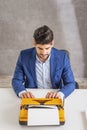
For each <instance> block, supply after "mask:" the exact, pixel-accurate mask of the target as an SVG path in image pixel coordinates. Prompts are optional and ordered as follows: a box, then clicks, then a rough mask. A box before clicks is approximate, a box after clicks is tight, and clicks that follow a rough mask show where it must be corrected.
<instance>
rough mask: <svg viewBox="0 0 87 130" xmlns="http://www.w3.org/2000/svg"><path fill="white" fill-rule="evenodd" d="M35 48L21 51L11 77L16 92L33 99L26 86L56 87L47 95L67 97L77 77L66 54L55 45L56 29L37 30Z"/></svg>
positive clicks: (45, 27) (42, 28)
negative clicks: (54, 34)
mask: <svg viewBox="0 0 87 130" xmlns="http://www.w3.org/2000/svg"><path fill="white" fill-rule="evenodd" d="M33 37H34V47H33V48H30V49H26V50H22V51H21V53H20V55H19V58H18V61H17V64H16V68H15V72H14V76H13V79H12V86H13V89H14V91H15V93H16V94H17V95H18V96H19V97H21V98H34V95H33V93H31V92H30V91H27V90H26V88H45V89H49V88H53V89H57V90H56V92H55V91H51V92H50V91H49V92H48V93H47V94H46V98H58V97H59V98H63V97H67V96H68V95H69V94H70V93H72V92H73V90H74V89H75V80H74V76H73V72H72V70H71V66H70V62H69V58H68V56H67V54H66V53H65V52H63V51H61V50H58V49H56V48H54V36H53V31H52V30H51V29H50V28H49V27H48V26H46V25H44V26H42V27H39V28H38V29H36V30H35V32H34V36H33Z"/></svg>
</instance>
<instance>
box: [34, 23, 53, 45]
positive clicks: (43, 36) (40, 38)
mask: <svg viewBox="0 0 87 130" xmlns="http://www.w3.org/2000/svg"><path fill="white" fill-rule="evenodd" d="M33 37H34V39H35V41H36V43H37V44H48V43H50V42H52V40H53V37H54V36H53V31H52V30H51V29H50V28H49V27H48V26H46V25H44V26H42V27H39V28H37V29H36V30H35V32H34V36H33Z"/></svg>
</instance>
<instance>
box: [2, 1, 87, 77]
mask: <svg viewBox="0 0 87 130" xmlns="http://www.w3.org/2000/svg"><path fill="white" fill-rule="evenodd" d="M86 21H87V0H0V75H12V74H13V71H14V68H15V64H16V61H17V57H18V55H19V52H20V50H21V49H25V48H29V47H32V46H33V44H32V39H33V37H32V36H33V32H34V30H35V29H36V28H37V27H39V26H42V25H44V24H46V25H48V26H49V27H51V28H52V29H53V31H54V35H55V47H57V48H59V49H68V50H69V52H70V59H71V65H72V69H73V72H74V75H75V77H87V69H86V67H87V56H86V55H87V43H86V42H87V22H86Z"/></svg>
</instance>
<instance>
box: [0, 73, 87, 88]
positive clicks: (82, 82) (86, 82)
mask: <svg viewBox="0 0 87 130" xmlns="http://www.w3.org/2000/svg"><path fill="white" fill-rule="evenodd" d="M75 80H76V81H77V83H78V84H79V88H80V89H87V78H76V79H75ZM11 81H12V76H4V75H3V76H0V87H2V88H3V87H4V88H5V87H6V88H8V87H11Z"/></svg>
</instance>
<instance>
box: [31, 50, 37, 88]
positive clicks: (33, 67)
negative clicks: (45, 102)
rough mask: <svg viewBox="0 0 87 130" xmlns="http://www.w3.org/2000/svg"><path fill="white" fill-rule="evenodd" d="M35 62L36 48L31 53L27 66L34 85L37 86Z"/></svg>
mask: <svg viewBox="0 0 87 130" xmlns="http://www.w3.org/2000/svg"><path fill="white" fill-rule="evenodd" d="M35 62H36V50H34V51H33V53H32V55H31V59H30V62H29V67H30V71H31V75H32V78H33V81H34V83H35V85H36V86H37V82H36V69H35ZM36 86H35V87H36Z"/></svg>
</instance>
